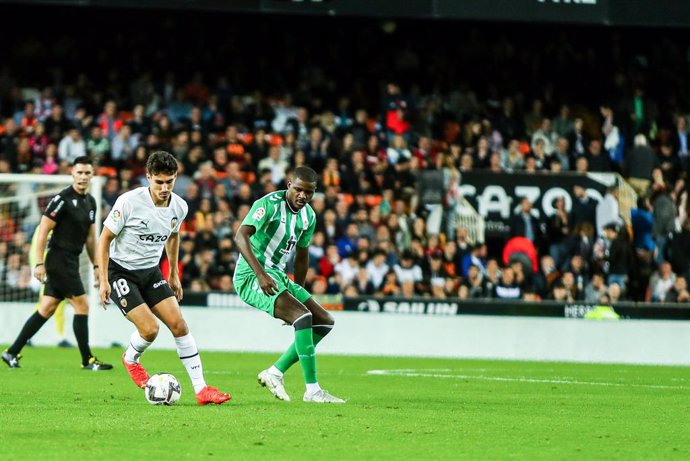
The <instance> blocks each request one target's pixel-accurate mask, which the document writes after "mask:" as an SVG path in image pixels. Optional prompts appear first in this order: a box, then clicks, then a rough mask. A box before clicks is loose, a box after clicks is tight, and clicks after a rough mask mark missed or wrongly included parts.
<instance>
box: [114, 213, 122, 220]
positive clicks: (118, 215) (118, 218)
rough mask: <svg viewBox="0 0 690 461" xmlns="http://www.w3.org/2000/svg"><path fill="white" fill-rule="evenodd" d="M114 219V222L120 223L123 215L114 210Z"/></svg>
mask: <svg viewBox="0 0 690 461" xmlns="http://www.w3.org/2000/svg"><path fill="white" fill-rule="evenodd" d="M112 217H113V221H119V220H120V218H121V217H122V213H120V211H119V210H113V214H112Z"/></svg>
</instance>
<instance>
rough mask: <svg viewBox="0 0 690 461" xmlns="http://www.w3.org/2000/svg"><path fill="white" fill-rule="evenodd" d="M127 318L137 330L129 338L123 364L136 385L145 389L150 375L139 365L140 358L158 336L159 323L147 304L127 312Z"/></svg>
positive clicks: (123, 355)
mask: <svg viewBox="0 0 690 461" xmlns="http://www.w3.org/2000/svg"><path fill="white" fill-rule="evenodd" d="M126 317H127V320H129V321H130V322H132V323H133V324H134V325H135V326H136V327H137V329H136V330H135V331H134V332H133V333H132V335H131V336H130V337H129V345H128V346H127V350H126V351H125V353H124V354H122V364H123V365H124V366H125V369H126V370H127V373H129V376H130V378H132V381H134V384H136V386H137V387H140V388H142V389H143V388H144V387H145V386H146V381H148V380H149V374H148V372H147V371H146V369H145V368H144V367H143V366H142V365H141V363H139V358H140V357H141V355H142V354H143V353H144V352H145V351H146V349H148V348H149V346H150V345H151V344H152V343H153V340H155V339H156V336H158V321H157V320H156V317H154V316H153V314H152V313H151V310H150V309H149V308H148V306H147V305H146V304H140V305H138V306H136V307H135V308H134V309H132V310H130V311H129V312H127V314H126Z"/></svg>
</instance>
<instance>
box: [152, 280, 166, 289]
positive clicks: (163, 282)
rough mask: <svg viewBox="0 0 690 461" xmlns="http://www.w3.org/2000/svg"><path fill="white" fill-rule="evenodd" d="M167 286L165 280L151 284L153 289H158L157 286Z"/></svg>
mask: <svg viewBox="0 0 690 461" xmlns="http://www.w3.org/2000/svg"><path fill="white" fill-rule="evenodd" d="M167 284H168V281H167V280H159V281H158V282H156V283H154V284H153V288H158V287H159V286H162V285H167Z"/></svg>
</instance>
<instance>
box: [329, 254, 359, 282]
mask: <svg viewBox="0 0 690 461" xmlns="http://www.w3.org/2000/svg"><path fill="white" fill-rule="evenodd" d="M333 272H334V274H335V280H336V282H337V284H338V285H339V286H340V288H341V289H345V287H347V286H348V285H351V284H352V282H353V280H354V279H355V277H356V276H357V272H359V264H358V263H357V253H356V252H355V251H351V252H350V253H348V254H347V256H346V257H344V258H343V259H341V260H340V262H338V264H336V265H335V267H334V268H333Z"/></svg>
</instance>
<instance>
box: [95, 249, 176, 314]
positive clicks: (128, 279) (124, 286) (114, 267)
mask: <svg viewBox="0 0 690 461" xmlns="http://www.w3.org/2000/svg"><path fill="white" fill-rule="evenodd" d="M108 280H109V281H110V299H112V301H113V302H114V303H115V304H117V307H119V308H120V310H121V311H122V313H123V314H125V315H127V313H128V312H129V311H131V310H132V309H134V308H135V307H137V306H139V305H141V304H146V305H147V306H148V307H153V306H155V305H156V304H158V303H159V302H161V301H163V300H164V299H167V298H169V297H171V296H175V294H174V293H173V291H172V288H170V285H168V281H167V280H165V279H164V278H163V274H162V273H161V270H160V269H159V268H158V267H152V268H150V269H138V270H129V269H125V268H124V267H122V266H120V265H119V264H118V263H116V262H114V261H113V260H112V259H111V260H110V261H109V262H108Z"/></svg>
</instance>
